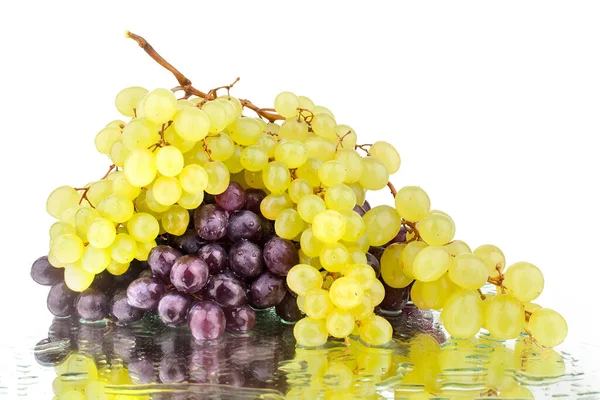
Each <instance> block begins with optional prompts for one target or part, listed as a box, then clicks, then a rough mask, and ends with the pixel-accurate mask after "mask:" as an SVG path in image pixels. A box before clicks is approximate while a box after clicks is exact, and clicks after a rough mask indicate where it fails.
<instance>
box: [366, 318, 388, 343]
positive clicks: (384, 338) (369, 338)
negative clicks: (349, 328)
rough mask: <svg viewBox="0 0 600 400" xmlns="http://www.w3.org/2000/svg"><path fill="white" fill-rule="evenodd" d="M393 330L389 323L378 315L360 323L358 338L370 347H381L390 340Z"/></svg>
mask: <svg viewBox="0 0 600 400" xmlns="http://www.w3.org/2000/svg"><path fill="white" fill-rule="evenodd" d="M392 333H393V329H392V326H391V325H390V323H389V322H388V321H387V320H386V319H385V318H382V317H380V316H379V315H374V316H372V317H370V318H367V319H366V320H364V321H361V324H360V338H361V339H362V340H363V342H365V343H367V344H369V345H371V346H382V345H384V344H386V343H388V342H389V341H390V340H392Z"/></svg>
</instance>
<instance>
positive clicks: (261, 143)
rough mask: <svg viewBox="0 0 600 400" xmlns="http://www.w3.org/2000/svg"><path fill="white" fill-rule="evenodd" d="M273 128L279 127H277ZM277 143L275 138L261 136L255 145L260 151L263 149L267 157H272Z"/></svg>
mask: <svg viewBox="0 0 600 400" xmlns="http://www.w3.org/2000/svg"><path fill="white" fill-rule="evenodd" d="M274 126H277V127H279V125H274ZM278 143H279V142H278V141H277V139H275V137H273V136H271V135H262V136H261V137H260V138H258V141H257V142H256V145H257V146H258V147H260V148H261V149H264V150H265V151H266V152H267V156H268V157H274V156H275V148H276V147H277V144H278Z"/></svg>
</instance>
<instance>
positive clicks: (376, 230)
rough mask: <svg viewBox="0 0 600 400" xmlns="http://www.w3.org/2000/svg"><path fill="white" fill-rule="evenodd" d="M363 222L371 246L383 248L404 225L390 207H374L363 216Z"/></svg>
mask: <svg viewBox="0 0 600 400" xmlns="http://www.w3.org/2000/svg"><path fill="white" fill-rule="evenodd" d="M363 221H364V222H365V227H366V232H367V236H369V242H370V244H371V246H382V245H384V244H386V243H387V242H389V241H390V240H392V239H393V238H394V237H395V236H396V235H397V234H398V232H399V231H400V226H401V225H402V220H401V219H400V215H398V212H397V211H396V209H395V208H393V207H390V206H377V207H373V208H372V209H370V210H369V211H367V212H366V213H365V215H363Z"/></svg>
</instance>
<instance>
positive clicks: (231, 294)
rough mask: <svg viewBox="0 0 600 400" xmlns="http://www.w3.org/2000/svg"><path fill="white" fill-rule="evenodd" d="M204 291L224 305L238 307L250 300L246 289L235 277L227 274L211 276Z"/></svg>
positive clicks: (205, 294)
mask: <svg viewBox="0 0 600 400" xmlns="http://www.w3.org/2000/svg"><path fill="white" fill-rule="evenodd" d="M202 293H203V294H204V296H205V297H206V298H207V299H209V300H212V301H214V302H216V303H218V304H220V305H221V306H223V307H236V306H239V305H242V304H246V303H247V302H248V300H247V298H246V290H245V289H244V286H243V285H242V283H241V282H240V281H239V280H238V279H237V278H235V277H232V276H230V275H225V274H219V275H214V276H212V277H210V279H209V281H208V283H207V284H206V286H205V287H204V289H203V291H202Z"/></svg>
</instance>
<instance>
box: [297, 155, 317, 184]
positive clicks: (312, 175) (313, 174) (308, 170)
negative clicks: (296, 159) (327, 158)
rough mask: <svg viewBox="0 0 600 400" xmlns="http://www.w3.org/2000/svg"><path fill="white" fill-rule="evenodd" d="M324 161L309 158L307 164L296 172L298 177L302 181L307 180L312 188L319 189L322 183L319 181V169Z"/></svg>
mask: <svg viewBox="0 0 600 400" xmlns="http://www.w3.org/2000/svg"><path fill="white" fill-rule="evenodd" d="M322 163H323V161H321V160H319V159H318V158H308V159H306V163H304V164H303V165H301V166H300V167H298V169H297V170H296V176H297V177H298V178H301V179H305V180H306V181H307V182H308V183H309V184H310V186H312V187H319V186H320V185H321V181H320V180H319V167H320V166H321V164H322Z"/></svg>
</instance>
